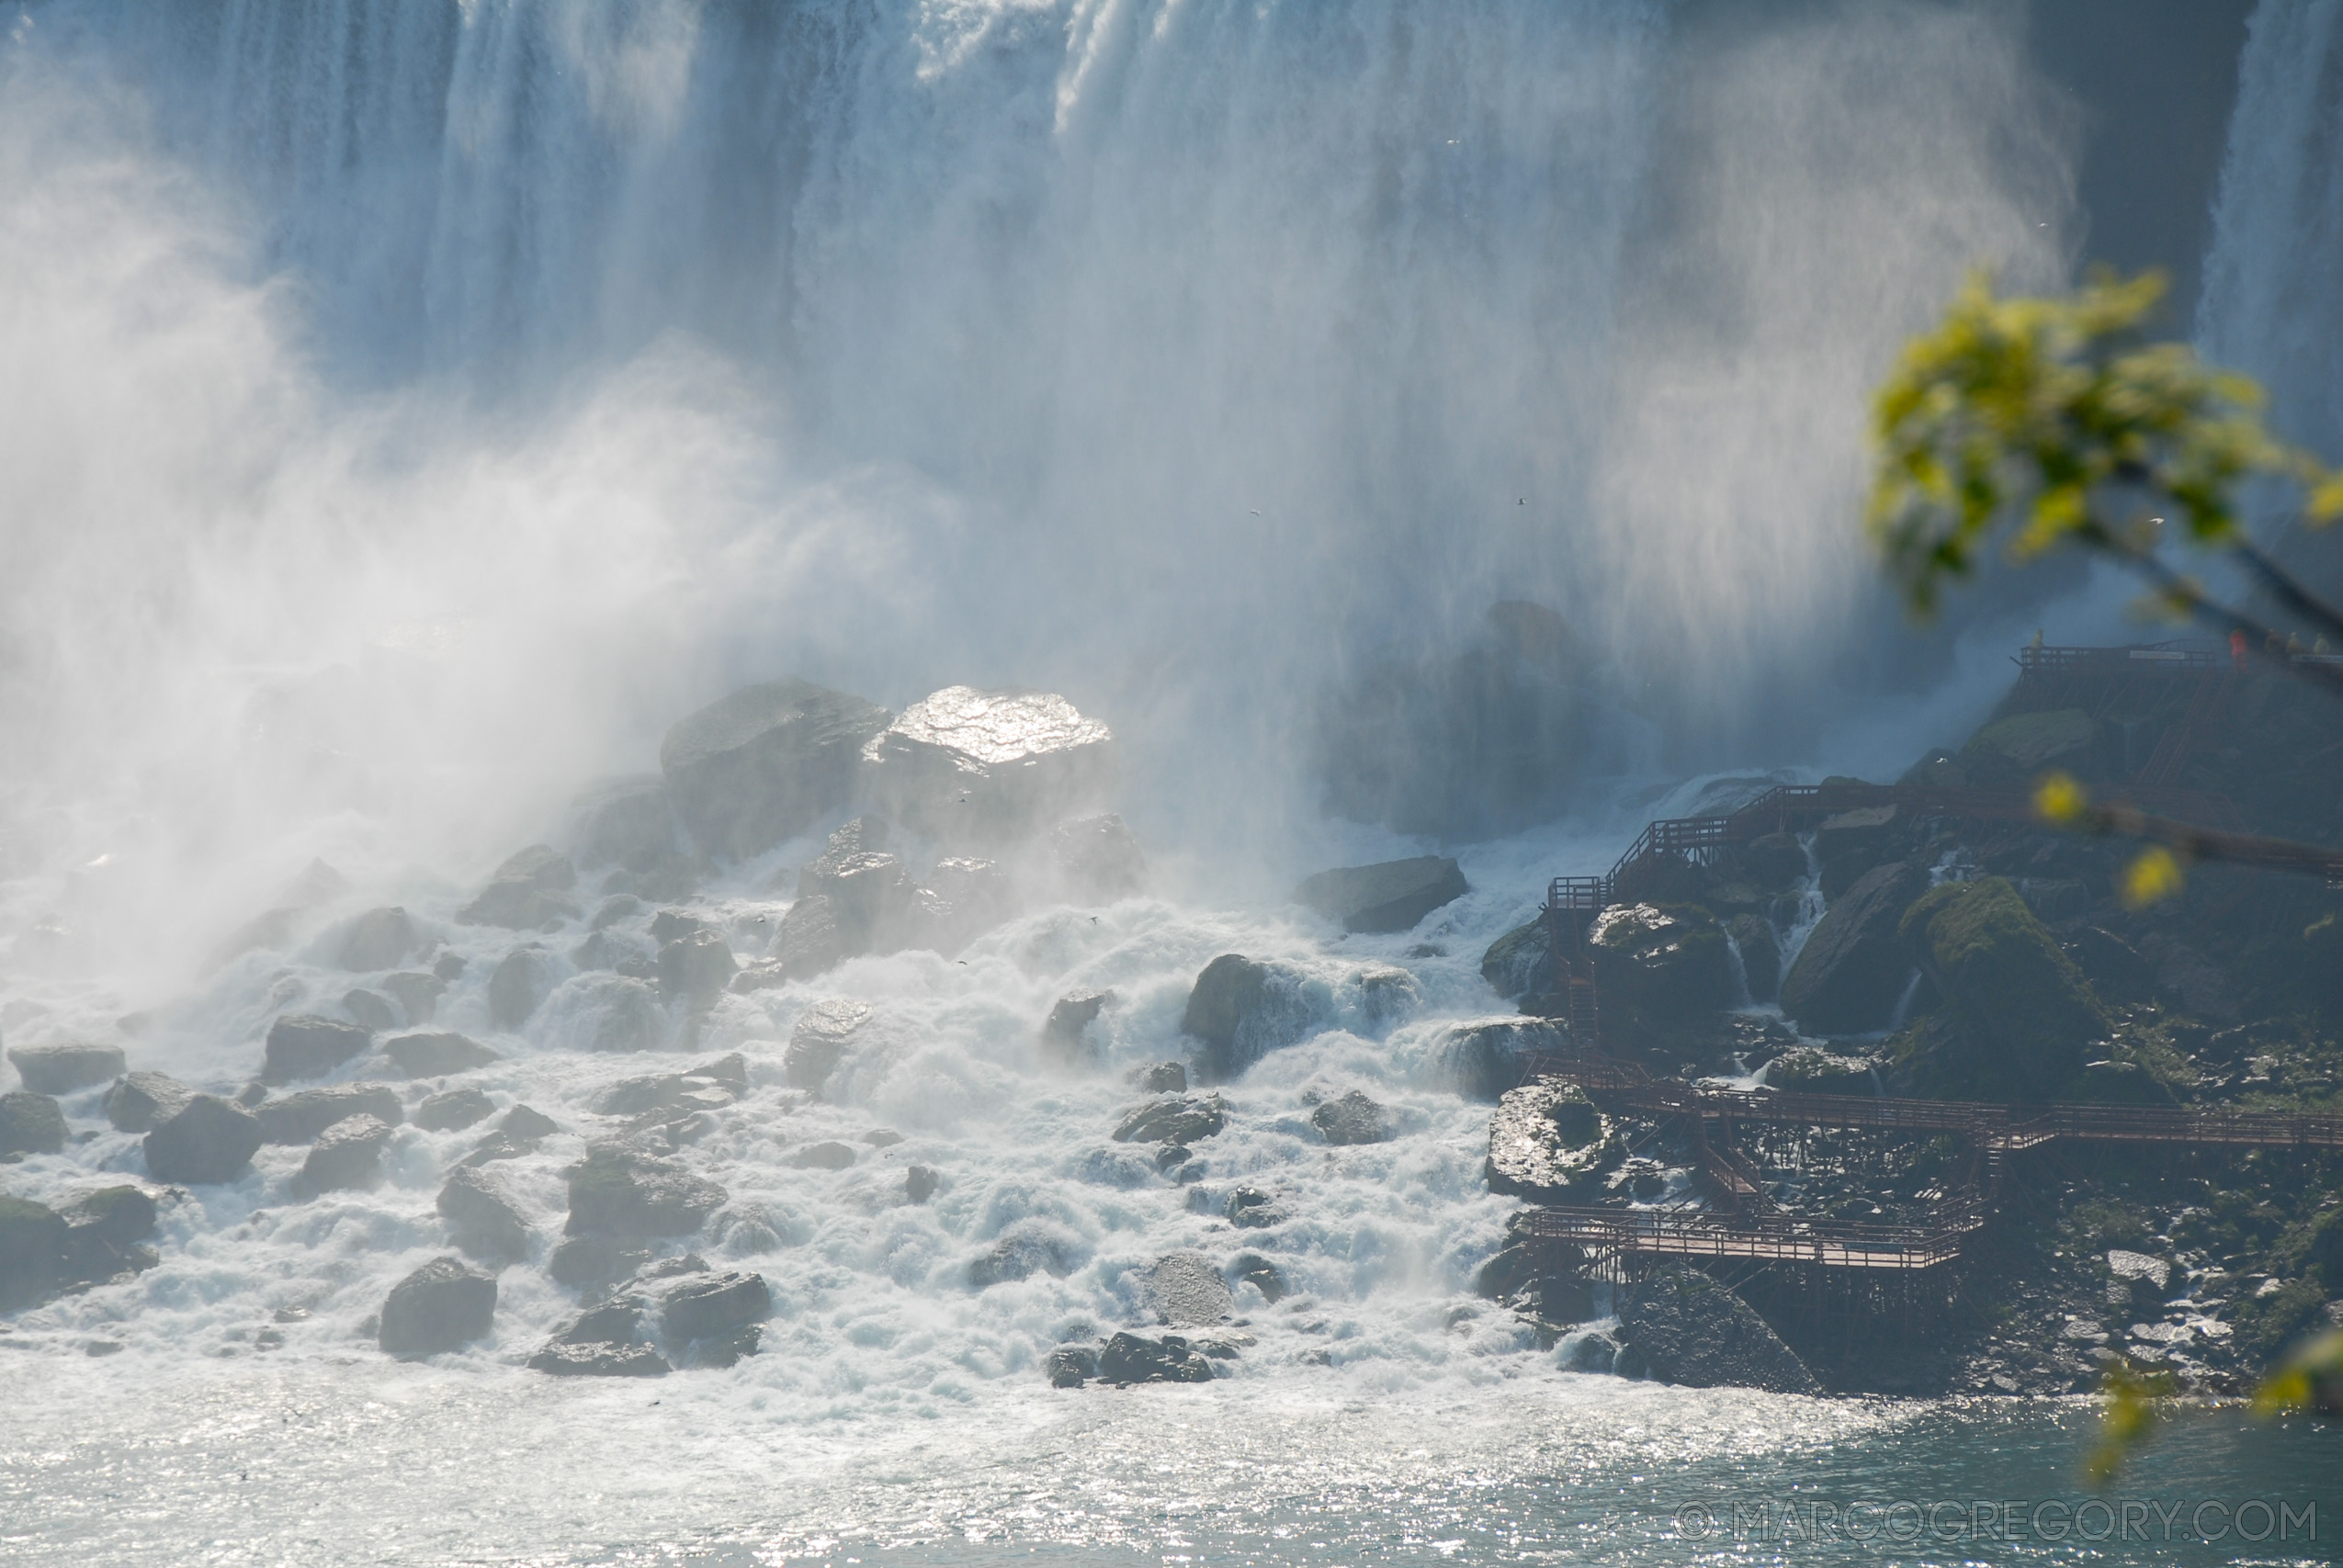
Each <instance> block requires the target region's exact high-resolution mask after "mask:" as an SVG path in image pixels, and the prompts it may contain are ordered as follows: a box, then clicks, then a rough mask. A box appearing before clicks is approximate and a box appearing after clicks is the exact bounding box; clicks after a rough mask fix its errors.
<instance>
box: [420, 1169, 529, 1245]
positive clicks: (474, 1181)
mask: <svg viewBox="0 0 2343 1568" xmlns="http://www.w3.org/2000/svg"><path fill="white" fill-rule="evenodd" d="M436 1206H437V1208H438V1210H439V1215H440V1217H441V1218H442V1219H444V1220H446V1221H447V1228H448V1230H449V1231H450V1232H452V1233H453V1234H454V1237H455V1242H456V1246H457V1247H458V1248H459V1249H460V1250H462V1251H464V1252H467V1253H470V1255H471V1256H473V1257H474V1258H492V1259H498V1260H502V1259H507V1258H518V1257H520V1256H521V1255H522V1254H523V1253H525V1252H526V1251H527V1250H528V1244H529V1226H528V1221H527V1220H526V1218H525V1217H524V1216H523V1215H522V1213H521V1210H520V1205H518V1204H517V1203H515V1202H514V1201H513V1198H512V1195H511V1194H510V1193H508V1192H506V1191H505V1190H504V1183H503V1182H501V1181H499V1180H497V1179H496V1178H495V1177H494V1176H493V1175H492V1174H491V1173H490V1172H488V1171H487V1170H486V1169H483V1168H480V1167H477V1166H458V1167H457V1168H455V1169H454V1170H453V1171H451V1172H449V1173H448V1177H447V1185H446V1186H444V1187H442V1188H440V1190H439V1201H438V1203H437V1205H436Z"/></svg>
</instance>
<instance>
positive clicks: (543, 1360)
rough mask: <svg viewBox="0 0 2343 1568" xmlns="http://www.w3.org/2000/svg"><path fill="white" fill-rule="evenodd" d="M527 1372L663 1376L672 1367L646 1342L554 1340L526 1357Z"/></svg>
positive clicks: (570, 1375) (561, 1375)
mask: <svg viewBox="0 0 2343 1568" xmlns="http://www.w3.org/2000/svg"><path fill="white" fill-rule="evenodd" d="M528 1368H529V1371H533V1372H543V1373H545V1374H546V1375H547V1376H549V1377H557V1378H663V1377H665V1376H666V1375H667V1374H668V1373H669V1372H671V1371H674V1369H673V1367H671V1366H669V1365H668V1364H667V1358H666V1357H664V1356H662V1355H661V1354H660V1353H659V1352H658V1351H656V1350H654V1349H652V1348H651V1347H650V1346H648V1345H619V1344H614V1343H612V1342H610V1341H608V1340H593V1341H587V1342H585V1343H582V1344H575V1345H570V1344H562V1343H559V1342H556V1343H554V1344H551V1345H548V1346H546V1347H545V1348H542V1349H540V1350H539V1351H538V1352H537V1354H535V1355H534V1356H531V1357H530V1358H529V1359H528Z"/></svg>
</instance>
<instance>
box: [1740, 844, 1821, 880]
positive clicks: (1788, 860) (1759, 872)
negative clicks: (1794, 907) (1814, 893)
mask: <svg viewBox="0 0 2343 1568" xmlns="http://www.w3.org/2000/svg"><path fill="white" fill-rule="evenodd" d="M1738 859H1739V861H1740V865H1741V871H1742V874H1744V875H1746V876H1748V877H1749V880H1750V881H1751V882H1753V883H1755V884H1756V885H1757V886H1758V887H1759V888H1760V889H1761V890H1763V891H1766V892H1771V893H1778V892H1782V891H1783V890H1785V889H1787V888H1789V887H1790V886H1793V885H1794V884H1795V883H1797V882H1798V881H1800V880H1801V879H1802V878H1804V877H1805V874H1806V871H1807V866H1806V852H1805V846H1804V845H1802V844H1800V843H1799V842H1798V840H1797V839H1796V837H1795V836H1794V835H1792V834H1789V833H1764V834H1760V835H1759V836H1758V837H1757V838H1754V839H1751V840H1749V842H1748V843H1746V844H1743V845H1742V846H1741V848H1740V851H1739V854H1738Z"/></svg>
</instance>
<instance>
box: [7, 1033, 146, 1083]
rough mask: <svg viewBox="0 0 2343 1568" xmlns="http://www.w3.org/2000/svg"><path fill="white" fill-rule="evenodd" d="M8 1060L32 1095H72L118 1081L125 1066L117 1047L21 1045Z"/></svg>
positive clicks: (119, 1049) (10, 1053)
mask: <svg viewBox="0 0 2343 1568" xmlns="http://www.w3.org/2000/svg"><path fill="white" fill-rule="evenodd" d="M8 1060H9V1061H11V1062H13V1063H15V1064H16V1068H17V1077H20V1078H22V1079H24V1083H25V1088H27V1089H30V1090H32V1091H33V1092H34V1093H35V1094H71V1093H73V1092H74V1090H75V1089H88V1088H91V1087H92V1086H94V1085H96V1084H102V1083H104V1082H106V1080H107V1079H108V1078H112V1077H120V1076H121V1072H122V1069H123V1066H124V1063H123V1061H122V1048H121V1047H120V1046H119V1045H20V1046H18V1047H17V1049H15V1050H13V1051H11V1052H9V1053H8Z"/></svg>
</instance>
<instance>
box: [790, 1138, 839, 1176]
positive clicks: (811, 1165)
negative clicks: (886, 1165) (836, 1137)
mask: <svg viewBox="0 0 2343 1568" xmlns="http://www.w3.org/2000/svg"><path fill="white" fill-rule="evenodd" d="M786 1163H787V1164H788V1165H790V1166H791V1167H793V1168H797V1169H798V1170H843V1169H845V1168H847V1167H848V1166H850V1165H852V1164H854V1163H855V1151H854V1149H853V1148H852V1147H851V1146H850V1145H845V1144H838V1143H821V1144H808V1145H806V1146H805V1147H804V1148H801V1149H799V1150H798V1151H797V1153H795V1154H793V1155H791V1156H789V1157H788V1159H787V1162H786Z"/></svg>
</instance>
